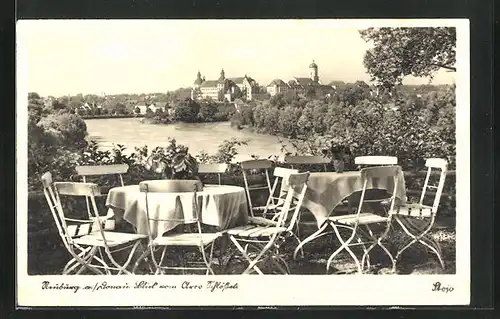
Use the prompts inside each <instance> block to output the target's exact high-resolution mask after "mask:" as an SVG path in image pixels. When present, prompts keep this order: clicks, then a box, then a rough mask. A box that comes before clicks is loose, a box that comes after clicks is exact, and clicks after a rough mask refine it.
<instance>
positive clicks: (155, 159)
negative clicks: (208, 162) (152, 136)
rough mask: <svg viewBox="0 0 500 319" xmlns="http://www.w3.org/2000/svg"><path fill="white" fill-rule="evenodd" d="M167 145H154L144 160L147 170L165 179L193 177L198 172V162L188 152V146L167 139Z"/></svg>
mask: <svg viewBox="0 0 500 319" xmlns="http://www.w3.org/2000/svg"><path fill="white" fill-rule="evenodd" d="M168 141H169V143H168V145H167V147H165V148H163V147H156V148H155V149H153V151H152V152H151V155H150V156H149V157H148V158H147V160H146V162H145V165H144V166H145V167H146V169H147V170H150V171H152V172H155V173H158V174H160V175H161V177H162V178H165V179H193V178H196V177H197V174H198V162H197V161H196V159H195V158H194V157H192V156H191V155H190V154H189V151H188V148H187V147H186V146H184V145H178V144H177V142H176V140H175V139H171V138H169V139H168Z"/></svg>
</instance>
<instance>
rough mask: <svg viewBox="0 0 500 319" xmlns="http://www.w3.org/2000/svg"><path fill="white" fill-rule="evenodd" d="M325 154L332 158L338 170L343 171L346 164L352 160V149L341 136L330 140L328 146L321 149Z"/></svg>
mask: <svg viewBox="0 0 500 319" xmlns="http://www.w3.org/2000/svg"><path fill="white" fill-rule="evenodd" d="M321 153H322V154H323V156H325V157H327V158H330V160H331V162H332V163H333V167H334V169H335V171H336V172H338V173H342V172H343V171H344V169H345V166H346V164H348V163H349V162H350V161H351V157H352V154H351V149H350V148H349V147H348V146H346V145H345V144H344V143H343V141H342V140H341V139H339V138H333V139H331V140H330V142H329V145H328V147H325V148H323V149H322V150H321Z"/></svg>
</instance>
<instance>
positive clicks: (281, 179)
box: [263, 167, 299, 220]
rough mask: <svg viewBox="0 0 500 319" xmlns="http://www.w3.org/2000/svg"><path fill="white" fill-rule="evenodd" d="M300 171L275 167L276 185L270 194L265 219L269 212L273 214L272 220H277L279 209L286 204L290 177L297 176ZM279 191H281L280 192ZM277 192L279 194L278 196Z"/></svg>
mask: <svg viewBox="0 0 500 319" xmlns="http://www.w3.org/2000/svg"><path fill="white" fill-rule="evenodd" d="M298 172H299V170H297V169H291V168H284V167H275V168H274V171H273V177H274V183H273V185H272V186H271V192H270V193H269V197H268V199H267V202H266V206H265V207H266V208H267V210H266V214H263V217H264V218H266V217H267V216H266V215H267V212H271V213H273V217H272V219H273V220H275V219H276V218H277V217H278V214H276V212H277V209H278V208H279V207H280V206H282V205H283V204H284V202H285V198H286V194H287V191H288V184H287V182H288V176H290V175H291V174H297V173H298ZM278 190H279V191H278ZM276 191H278V194H277V195H276Z"/></svg>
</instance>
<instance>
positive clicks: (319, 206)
mask: <svg viewBox="0 0 500 319" xmlns="http://www.w3.org/2000/svg"><path fill="white" fill-rule="evenodd" d="M307 186H308V188H307V192H306V195H305V197H304V201H303V203H302V207H304V208H307V209H308V210H309V211H310V212H311V213H312V214H313V215H314V217H315V218H316V221H317V223H318V227H321V225H322V224H323V223H324V222H325V220H326V219H327V218H328V216H329V215H330V213H331V212H332V211H333V209H334V208H335V207H336V206H337V205H338V204H340V203H341V202H342V201H343V200H345V199H347V198H349V197H350V198H351V200H353V201H356V197H357V201H359V195H360V194H359V193H358V192H361V191H362V190H363V181H362V180H361V173H360V172H359V171H350V172H344V173H335V172H321V173H311V175H310V176H309V180H308V181H307ZM393 189H394V182H393V179H392V178H376V179H373V182H371V183H368V185H367V190H384V191H388V192H389V193H391V192H392V191H393ZM354 193H357V194H356V195H354V196H353V194H354ZM365 198H366V199H369V198H371V194H370V192H369V191H367V194H366V197H365ZM375 198H376V197H375ZM405 201H406V186H405V179H404V175H403V174H402V173H401V174H400V175H399V178H398V186H397V189H396V202H397V203H398V204H402V203H404V202H405Z"/></svg>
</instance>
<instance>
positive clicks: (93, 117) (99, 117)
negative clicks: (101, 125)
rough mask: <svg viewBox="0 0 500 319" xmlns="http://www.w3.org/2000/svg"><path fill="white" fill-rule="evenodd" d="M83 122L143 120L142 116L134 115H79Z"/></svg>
mask: <svg viewBox="0 0 500 319" xmlns="http://www.w3.org/2000/svg"><path fill="white" fill-rule="evenodd" d="M80 116H81V117H82V119H84V120H104V119H128V118H143V117H144V115H142V114H134V115H112V114H106V115H80Z"/></svg>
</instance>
